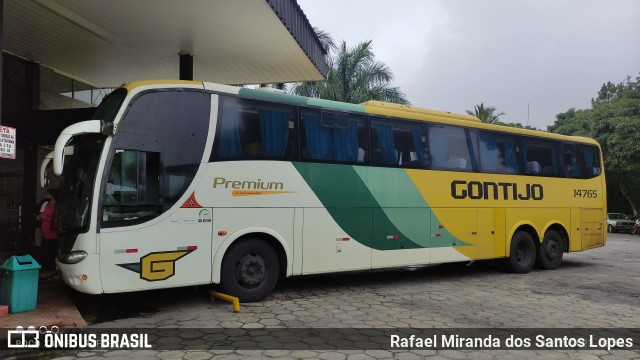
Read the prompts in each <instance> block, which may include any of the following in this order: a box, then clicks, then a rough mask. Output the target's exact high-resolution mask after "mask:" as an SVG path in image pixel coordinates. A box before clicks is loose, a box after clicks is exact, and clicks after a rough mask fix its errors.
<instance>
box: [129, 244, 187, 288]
mask: <svg viewBox="0 0 640 360" xmlns="http://www.w3.org/2000/svg"><path fill="white" fill-rule="evenodd" d="M188 253H190V251H167V252H160V253H150V254H147V255H145V256H143V257H141V258H140V278H142V279H144V280H147V281H158V280H166V279H168V278H170V277H172V276H173V275H175V273H176V261H178V259H180V258H182V257H183V256H185V255H187V254H188Z"/></svg>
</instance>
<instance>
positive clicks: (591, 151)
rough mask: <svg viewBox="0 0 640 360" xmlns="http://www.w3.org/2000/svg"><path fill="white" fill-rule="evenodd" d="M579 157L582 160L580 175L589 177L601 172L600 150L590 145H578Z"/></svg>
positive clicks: (585, 177)
mask: <svg viewBox="0 0 640 360" xmlns="http://www.w3.org/2000/svg"><path fill="white" fill-rule="evenodd" d="M579 149H580V154H579V158H580V160H581V162H582V169H581V170H582V171H581V177H582V178H584V179H590V178H592V177H596V176H598V175H600V173H602V170H601V165H600V151H598V148H597V147H595V146H592V145H580V146H579Z"/></svg>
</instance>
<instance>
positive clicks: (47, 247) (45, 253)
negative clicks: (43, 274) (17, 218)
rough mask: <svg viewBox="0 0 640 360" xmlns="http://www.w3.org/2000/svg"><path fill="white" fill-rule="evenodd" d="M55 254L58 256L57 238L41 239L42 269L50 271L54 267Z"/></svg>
mask: <svg viewBox="0 0 640 360" xmlns="http://www.w3.org/2000/svg"><path fill="white" fill-rule="evenodd" d="M56 256H58V240H57V239H44V238H43V239H42V270H41V271H51V270H55V269H56Z"/></svg>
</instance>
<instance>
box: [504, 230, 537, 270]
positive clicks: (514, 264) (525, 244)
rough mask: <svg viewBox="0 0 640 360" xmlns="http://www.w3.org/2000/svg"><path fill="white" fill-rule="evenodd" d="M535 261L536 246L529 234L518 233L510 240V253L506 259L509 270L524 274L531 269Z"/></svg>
mask: <svg viewBox="0 0 640 360" xmlns="http://www.w3.org/2000/svg"><path fill="white" fill-rule="evenodd" d="M535 261H536V246H535V243H534V242H533V238H531V235H529V233H527V232H524V231H518V232H516V233H515V234H514V235H513V238H512V239H511V251H510V253H509V258H508V259H507V266H508V267H509V270H511V271H513V272H515V273H518V274H526V273H528V272H529V271H531V269H532V268H533V264H534V263H535Z"/></svg>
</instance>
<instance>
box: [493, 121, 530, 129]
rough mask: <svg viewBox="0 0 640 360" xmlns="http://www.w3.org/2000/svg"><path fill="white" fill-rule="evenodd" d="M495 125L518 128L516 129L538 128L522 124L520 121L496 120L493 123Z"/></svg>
mask: <svg viewBox="0 0 640 360" xmlns="http://www.w3.org/2000/svg"><path fill="white" fill-rule="evenodd" d="M494 124H495V125H502V126H508V127H512V128H518V129H527V130H538V129H537V128H536V127H534V126H531V125H522V124H520V123H505V122H502V121H496V122H495V123H494ZM538 131H539V130H538Z"/></svg>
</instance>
